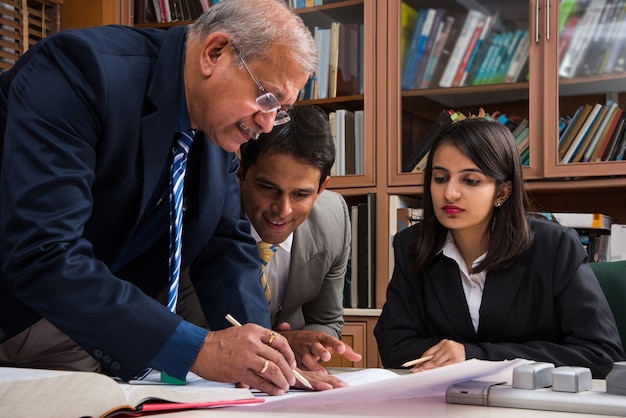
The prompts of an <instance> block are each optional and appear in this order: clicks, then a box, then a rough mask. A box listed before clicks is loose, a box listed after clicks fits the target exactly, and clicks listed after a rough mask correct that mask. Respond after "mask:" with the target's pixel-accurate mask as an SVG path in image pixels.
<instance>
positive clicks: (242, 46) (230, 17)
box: [189, 0, 318, 74]
mask: <svg viewBox="0 0 626 418" xmlns="http://www.w3.org/2000/svg"><path fill="white" fill-rule="evenodd" d="M214 32H224V33H226V34H227V35H228V36H229V37H230V39H231V42H232V43H233V44H235V45H236V46H237V49H238V50H239V52H240V53H241V56H242V57H243V58H244V59H245V60H246V61H248V60H252V59H254V58H262V55H263V54H265V53H267V52H268V50H269V48H270V47H273V46H282V47H284V48H285V49H287V50H288V51H289V52H290V54H291V57H292V58H293V59H294V60H295V61H296V62H297V63H298V64H299V65H300V67H301V68H302V70H303V71H305V72H307V73H309V74H311V73H314V72H315V70H316V69H317V59H318V58H317V49H316V46H315V40H314V39H313V36H312V35H311V32H310V31H309V29H308V28H307V27H306V25H305V24H304V22H303V21H302V19H301V18H300V16H298V15H297V14H296V13H294V12H293V11H292V10H290V9H289V8H288V7H287V5H286V4H285V2H283V1H280V0H221V1H220V2H219V3H217V4H216V5H214V6H211V7H210V8H209V10H208V11H207V12H205V13H204V14H203V15H202V16H200V17H199V18H198V19H197V20H196V21H195V22H194V23H193V24H192V25H191V26H190V28H189V41H190V42H201V41H202V40H204V39H205V38H206V37H207V36H208V35H210V34H211V33H214Z"/></svg>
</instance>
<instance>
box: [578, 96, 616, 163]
mask: <svg viewBox="0 0 626 418" xmlns="http://www.w3.org/2000/svg"><path fill="white" fill-rule="evenodd" d="M605 109H606V111H605V112H604V114H603V115H602V120H601V121H600V122H599V123H598V127H597V129H596V130H595V132H594V134H593V138H591V141H590V142H589V146H588V147H587V149H586V150H585V152H584V154H583V155H582V157H581V158H580V159H579V160H578V161H582V162H585V163H587V162H590V161H592V160H594V161H595V158H596V156H597V154H598V148H600V145H601V143H602V137H603V135H604V134H605V132H606V129H607V127H608V126H609V123H610V121H611V119H612V117H613V115H614V114H615V111H616V110H617V103H615V102H612V103H610V104H608V105H605V107H604V109H603V110H605Z"/></svg>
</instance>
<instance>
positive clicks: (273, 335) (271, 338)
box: [267, 331, 276, 345]
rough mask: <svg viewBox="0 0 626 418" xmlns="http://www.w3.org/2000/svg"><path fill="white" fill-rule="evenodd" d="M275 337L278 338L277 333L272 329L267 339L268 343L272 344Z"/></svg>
mask: <svg viewBox="0 0 626 418" xmlns="http://www.w3.org/2000/svg"><path fill="white" fill-rule="evenodd" d="M274 338H276V333H275V332H274V331H270V339H269V340H267V345H270V344H272V341H274Z"/></svg>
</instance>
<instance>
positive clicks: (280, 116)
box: [231, 44, 291, 126]
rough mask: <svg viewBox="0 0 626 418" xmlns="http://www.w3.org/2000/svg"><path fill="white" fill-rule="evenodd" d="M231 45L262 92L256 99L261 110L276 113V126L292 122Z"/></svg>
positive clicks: (274, 97) (237, 50)
mask: <svg viewBox="0 0 626 418" xmlns="http://www.w3.org/2000/svg"><path fill="white" fill-rule="evenodd" d="M231 45H233V49H234V50H235V52H236V53H237V55H238V56H239V59H240V60H241V62H242V64H243V66H244V67H246V70H248V74H250V77H252V79H253V80H254V82H255V83H256V86H257V88H258V89H259V91H260V92H261V94H260V95H259V96H257V98H256V104H257V106H258V107H259V110H260V111H261V112H263V113H272V112H276V117H275V118H274V126H278V125H283V124H285V123H287V122H289V121H290V120H291V117H290V116H289V114H288V113H287V112H286V111H285V110H283V109H282V105H281V104H280V102H279V101H278V99H277V98H276V96H274V94H273V93H271V92H269V91H266V90H265V89H264V88H263V86H262V85H261V83H259V80H258V79H257V78H256V77H255V76H254V74H253V73H252V70H251V69H250V67H248V63H247V62H246V60H244V59H243V56H242V55H241V53H240V52H239V49H237V47H236V46H235V45H234V44H231Z"/></svg>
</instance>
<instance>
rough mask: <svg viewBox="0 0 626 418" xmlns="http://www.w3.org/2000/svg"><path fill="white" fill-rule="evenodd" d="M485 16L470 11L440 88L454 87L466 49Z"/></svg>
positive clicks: (440, 82)
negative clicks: (455, 77) (453, 83)
mask: <svg viewBox="0 0 626 418" xmlns="http://www.w3.org/2000/svg"><path fill="white" fill-rule="evenodd" d="M482 18H484V15H483V14H482V13H481V12H479V11H477V10H470V11H469V12H468V14H467V18H466V19H465V22H464V23H463V28H462V29H461V32H460V34H459V37H458V39H457V41H456V44H455V45H454V49H453V50H452V53H451V54H450V59H449V60H448V63H447V65H446V68H445V70H444V72H443V75H442V76H441V80H439V86H440V87H452V82H453V80H454V76H455V74H456V72H457V69H458V68H459V65H460V64H461V61H462V60H463V56H464V54H465V51H466V49H467V48H468V45H469V43H470V42H471V40H472V37H473V36H474V31H475V30H476V26H478V24H479V22H480V21H481V19H482Z"/></svg>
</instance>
